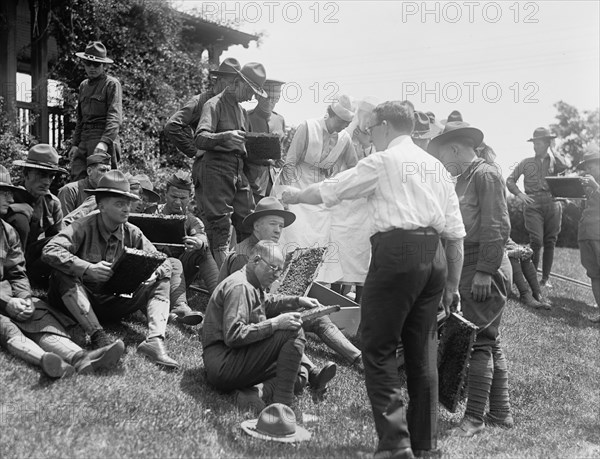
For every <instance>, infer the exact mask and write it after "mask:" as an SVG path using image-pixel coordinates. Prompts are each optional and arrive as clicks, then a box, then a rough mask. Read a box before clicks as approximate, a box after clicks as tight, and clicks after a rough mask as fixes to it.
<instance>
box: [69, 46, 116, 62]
mask: <svg viewBox="0 0 600 459" xmlns="http://www.w3.org/2000/svg"><path fill="white" fill-rule="evenodd" d="M75 55H76V56H77V57H80V58H81V59H84V60H86V61H92V62H100V63H102V64H112V63H113V62H114V61H113V60H112V59H110V58H108V57H106V47H105V46H104V45H103V44H102V42H101V41H91V42H89V43H88V45H87V46H86V47H85V51H84V52H82V53H75Z"/></svg>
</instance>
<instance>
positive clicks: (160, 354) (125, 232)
mask: <svg viewBox="0 0 600 459" xmlns="http://www.w3.org/2000/svg"><path fill="white" fill-rule="evenodd" d="M86 192H88V193H90V194H93V195H95V196H96V203H97V205H98V209H99V212H95V213H92V214H90V215H88V216H86V217H83V218H81V219H79V220H76V221H74V222H73V224H72V225H71V226H68V227H67V228H65V229H64V230H63V231H61V232H60V233H59V234H58V235H57V236H56V237H54V238H53V239H52V241H50V243H49V244H48V245H47V246H46V247H45V248H44V252H43V255H42V258H43V260H44V261H45V262H46V263H48V264H49V265H50V266H52V267H53V268H54V271H53V273H52V277H51V279H50V291H49V293H48V296H49V298H50V301H51V302H52V304H54V305H57V306H60V305H62V306H64V308H65V309H66V310H67V311H68V312H69V313H70V314H71V315H72V316H73V317H74V318H75V320H77V322H79V324H80V325H81V326H82V327H83V329H84V330H85V332H86V333H87V334H89V335H90V336H91V339H92V345H93V346H94V347H95V348H98V347H102V346H105V345H107V344H110V343H111V339H110V338H109V337H108V335H107V334H106V332H105V331H104V328H103V327H102V325H101V324H100V322H101V321H109V320H114V319H119V318H121V317H123V316H125V315H127V314H129V313H131V312H133V311H136V310H138V309H145V313H146V317H147V319H148V335H147V338H146V340H145V341H143V342H142V343H141V344H140V345H139V346H138V352H139V353H141V354H143V355H145V356H146V357H147V358H149V359H150V360H151V361H153V362H154V363H156V364H158V365H161V366H164V367H167V368H177V367H179V364H178V363H177V362H176V361H175V360H173V359H172V358H171V357H169V355H168V354H167V350H166V348H165V346H164V339H165V331H166V327H167V318H168V316H169V306H170V303H169V295H170V282H169V278H170V276H171V264H170V262H169V260H165V262H164V263H163V264H162V265H161V266H159V267H158V268H157V269H156V271H155V272H154V273H153V274H152V276H151V277H150V278H149V279H148V280H147V281H146V282H144V283H143V284H142V285H141V286H140V287H139V288H138V289H137V290H136V292H135V293H134V295H133V297H132V298H125V297H121V296H117V295H112V294H105V293H101V288H102V284H103V283H104V282H106V281H108V280H109V279H110V278H111V276H112V275H113V271H112V269H111V265H112V264H113V263H114V262H115V261H116V260H117V259H118V258H119V256H120V255H121V254H122V253H123V251H124V249H125V247H128V248H133V249H138V250H143V251H145V252H156V248H155V247H154V246H153V245H152V243H151V242H150V241H149V240H148V239H146V237H145V236H144V235H143V234H142V232H141V230H140V229H139V228H137V227H136V226H134V225H132V224H131V223H128V222H127V218H128V217H129V209H130V206H131V201H133V200H139V197H138V196H137V195H135V194H133V193H131V191H130V188H129V182H128V181H127V178H126V177H125V175H123V173H122V172H120V171H117V170H115V171H110V172H107V173H106V174H105V175H104V177H102V179H100V182H99V183H98V187H97V188H96V189H94V190H86Z"/></svg>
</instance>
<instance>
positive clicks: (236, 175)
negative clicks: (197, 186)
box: [200, 151, 254, 266]
mask: <svg viewBox="0 0 600 459" xmlns="http://www.w3.org/2000/svg"><path fill="white" fill-rule="evenodd" d="M243 169H244V160H243V158H242V157H240V156H238V155H235V154H233V153H220V152H213V151H207V152H206V153H205V154H204V158H203V160H202V161H201V162H200V177H201V178H200V181H201V183H202V196H201V203H202V209H203V212H204V217H205V219H206V222H207V228H206V232H207V235H208V238H209V242H210V246H211V249H212V250H213V253H214V254H215V258H216V261H217V265H218V266H220V265H221V263H222V261H223V258H224V256H222V254H223V253H226V252H227V251H228V250H229V244H230V238H231V235H230V227H231V225H232V224H233V226H234V227H235V229H236V231H237V232H238V242H240V241H241V240H242V239H244V236H247V235H248V234H247V233H246V231H245V230H244V229H242V221H243V220H244V218H246V217H247V216H248V215H249V214H250V213H251V212H252V211H253V210H254V198H253V197H252V190H251V188H250V184H249V183H248V179H247V178H246V175H245V174H244V170H243ZM240 236H241V237H240ZM217 252H219V254H217Z"/></svg>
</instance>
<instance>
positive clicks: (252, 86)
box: [236, 70, 269, 97]
mask: <svg viewBox="0 0 600 459" xmlns="http://www.w3.org/2000/svg"><path fill="white" fill-rule="evenodd" d="M236 72H237V74H238V76H239V77H241V78H242V79H243V80H244V81H245V82H246V83H248V86H250V89H252V91H254V94H256V95H257V96H261V97H268V96H269V95H268V94H267V92H266V91H265V90H264V89H263V88H261V87H260V86H259V85H257V84H256V83H255V82H254V81H252V80H250V79H248V78H247V77H246V76H245V75H244V74H243V73H242V72H240V71H238V70H236Z"/></svg>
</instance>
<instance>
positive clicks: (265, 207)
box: [242, 196, 296, 231]
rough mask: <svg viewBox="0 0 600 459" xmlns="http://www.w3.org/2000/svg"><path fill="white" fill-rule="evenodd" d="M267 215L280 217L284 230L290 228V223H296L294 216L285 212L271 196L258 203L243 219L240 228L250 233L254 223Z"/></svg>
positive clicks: (287, 211)
mask: <svg viewBox="0 0 600 459" xmlns="http://www.w3.org/2000/svg"><path fill="white" fill-rule="evenodd" d="M267 215H277V216H279V217H282V218H283V226H284V228H285V227H287V226H290V225H291V224H292V223H294V221H296V215H295V214H294V213H293V212H290V211H289V210H285V209H284V208H283V204H281V203H280V202H279V200H278V199H277V198H275V197H273V196H266V197H264V198H262V199H261V200H260V201H258V204H256V208H255V209H254V212H252V213H251V214H250V215H248V216H247V217H246V218H244V221H243V222H242V226H243V227H244V228H246V229H247V230H248V231H252V229H253V225H254V222H255V221H256V220H258V219H259V218H261V217H265V216H267Z"/></svg>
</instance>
